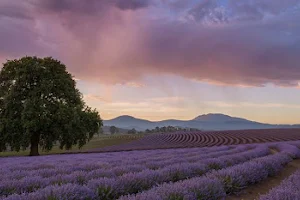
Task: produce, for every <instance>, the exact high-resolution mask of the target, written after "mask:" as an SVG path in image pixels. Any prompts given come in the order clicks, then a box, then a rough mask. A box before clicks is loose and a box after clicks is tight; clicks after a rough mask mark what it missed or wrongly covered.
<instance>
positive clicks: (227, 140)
mask: <svg viewBox="0 0 300 200" xmlns="http://www.w3.org/2000/svg"><path fill="white" fill-rule="evenodd" d="M291 140H300V129H293V128H291V129H256V130H254V129H252V130H230V131H196V132H181V131H180V132H175V133H161V134H150V135H146V136H144V137H142V138H141V139H139V140H133V141H131V142H128V143H123V144H120V145H112V146H107V147H105V148H94V149H91V150H88V152H98V151H99V152H104V151H124V150H145V149H164V148H186V147H210V146H220V145H237V144H251V143H265V142H280V141H291Z"/></svg>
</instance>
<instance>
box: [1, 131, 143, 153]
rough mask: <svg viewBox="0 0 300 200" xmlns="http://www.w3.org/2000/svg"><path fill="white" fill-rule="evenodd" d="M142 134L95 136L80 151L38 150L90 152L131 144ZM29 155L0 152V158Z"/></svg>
mask: <svg viewBox="0 0 300 200" xmlns="http://www.w3.org/2000/svg"><path fill="white" fill-rule="evenodd" d="M143 136H144V135H143V134H139V135H129V134H128V135H99V136H95V137H94V138H93V139H92V140H90V141H89V142H88V143H87V144H86V145H84V146H83V147H82V148H81V149H78V147H77V146H73V147H72V149H71V150H62V149H59V147H58V146H54V147H53V149H52V150H51V151H49V152H46V151H42V149H40V150H39V153H40V154H41V155H51V154H60V153H64V152H70V151H78V150H82V151H85V150H91V149H96V148H103V147H107V146H112V145H118V144H124V143H128V142H131V141H133V140H137V139H139V138H141V137H143ZM27 155H29V150H25V151H19V152H16V151H6V152H0V157H9V156H27Z"/></svg>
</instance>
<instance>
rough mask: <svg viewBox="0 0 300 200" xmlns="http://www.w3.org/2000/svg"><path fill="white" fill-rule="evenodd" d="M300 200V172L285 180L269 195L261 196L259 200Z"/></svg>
mask: <svg viewBox="0 0 300 200" xmlns="http://www.w3.org/2000/svg"><path fill="white" fill-rule="evenodd" d="M294 199H300V170H297V171H296V172H294V173H293V174H292V175H290V176H289V177H288V178H286V179H285V180H283V181H282V182H281V183H280V185H279V186H277V187H275V188H273V189H271V190H270V191H269V192H268V194H266V195H261V196H260V198H259V200H294Z"/></svg>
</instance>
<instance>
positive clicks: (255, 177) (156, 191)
mask: <svg viewBox="0 0 300 200" xmlns="http://www.w3.org/2000/svg"><path fill="white" fill-rule="evenodd" d="M271 146H272V147H274V148H277V149H278V150H281V151H280V152H279V153H276V154H274V155H268V156H264V157H261V158H256V159H253V160H250V161H248V162H244V163H242V164H239V165H235V166H231V167H228V168H225V169H221V170H214V171H212V172H210V173H208V174H206V175H205V176H202V177H196V178H191V179H188V180H183V181H178V182H176V183H165V184H162V185H159V186H157V187H154V188H152V189H150V190H148V191H145V192H141V193H138V194H136V195H127V196H122V197H121V198H120V200H146V199H148V200H151V199H153V200H154V199H156V200H165V199H201V200H205V199H207V200H209V199H216V200H217V199H225V197H226V195H227V194H232V193H236V192H238V191H240V190H242V189H243V188H245V187H247V186H249V185H252V184H255V183H258V182H261V181H262V180H265V179H266V178H267V177H269V176H274V175H276V174H277V173H278V172H279V171H281V170H282V169H283V167H284V166H285V165H286V164H287V163H289V162H290V161H292V159H293V158H299V157H300V150H299V148H297V147H295V146H294V145H291V144H284V143H279V144H274V145H271Z"/></svg>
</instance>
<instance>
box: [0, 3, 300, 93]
mask: <svg viewBox="0 0 300 200" xmlns="http://www.w3.org/2000/svg"><path fill="white" fill-rule="evenodd" d="M195 2H196V1H184V2H182V1H181V2H179V1H171V0H152V1H151V0H147V1H146V0H144V1H142V0H128V1H127V0H126V1H123V0H122V1H121V0H101V1H96V0H90V1H87V0H72V1H71V0H45V1H37V0H27V1H22V3H21V4H19V5H17V4H16V3H14V1H5V8H4V9H3V6H2V5H4V3H3V2H2V1H1V3H0V5H1V6H0V8H1V9H0V25H1V27H4V28H3V29H1V31H0V43H1V44H2V45H1V47H0V57H3V56H7V57H18V56H23V55H28V54H37V55H52V56H54V57H56V58H58V59H60V60H62V61H63V62H64V63H65V64H67V66H68V69H69V70H70V71H71V73H73V74H74V75H75V76H76V77H77V78H79V79H82V80H91V81H98V82H101V83H106V84H130V83H134V85H143V79H144V77H145V76H149V75H150V76H157V75H162V74H164V75H176V76H181V77H184V78H187V79H192V80H197V81H204V82H210V83H216V84H226V85H244V86H256V87H257V86H264V85H265V84H268V83H272V84H275V85H278V86H285V87H298V82H299V77H300V66H299V64H298V63H299V55H300V37H299V35H300V25H299V23H298V19H299V18H300V6H299V5H300V4H299V0H291V1H281V0H272V1H271V0H251V1H250V0H245V1H233V0H229V1H227V2H228V3H227V4H224V3H222V2H223V1H217V0H212V1H207V0H202V1H198V2H196V3H195ZM16 6H18V9H12V8H14V7H16ZM28 11H30V12H28ZM28 13H30V14H28ZM287 33H288V34H287Z"/></svg>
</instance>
